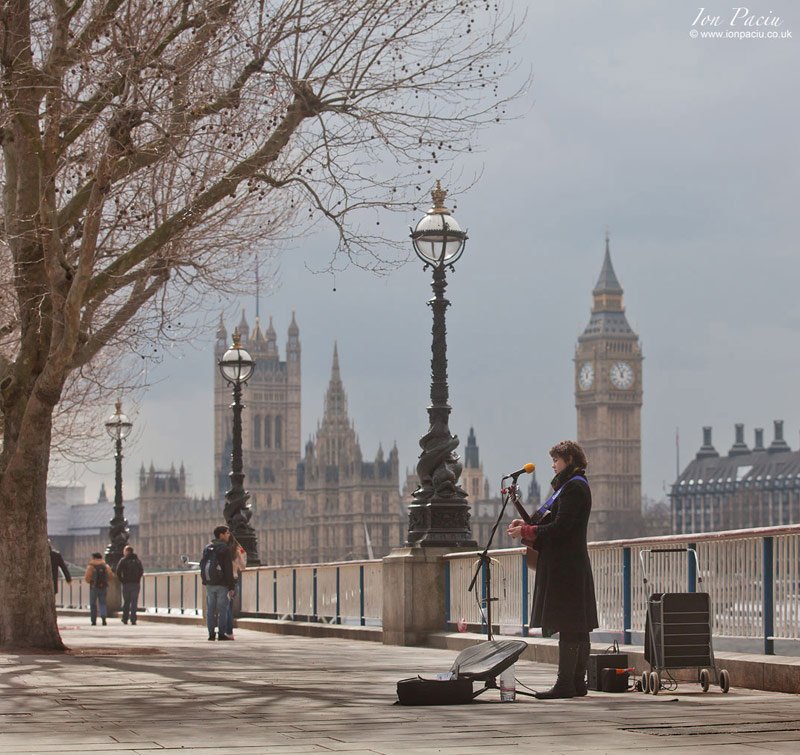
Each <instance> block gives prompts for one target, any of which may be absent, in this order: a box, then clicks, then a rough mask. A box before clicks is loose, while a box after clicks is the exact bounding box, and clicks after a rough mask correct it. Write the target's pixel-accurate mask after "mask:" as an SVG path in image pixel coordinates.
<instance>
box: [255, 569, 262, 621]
mask: <svg viewBox="0 0 800 755" xmlns="http://www.w3.org/2000/svg"><path fill="white" fill-rule="evenodd" d="M260 576H261V569H256V613H258V609H259V600H258V598H259V595H260V594H261V590H260V589H259V587H260V584H261V580H260V579H259V577H260Z"/></svg>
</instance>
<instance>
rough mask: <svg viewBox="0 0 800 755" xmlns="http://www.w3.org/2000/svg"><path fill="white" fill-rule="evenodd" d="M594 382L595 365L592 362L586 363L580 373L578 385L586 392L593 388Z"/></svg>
mask: <svg viewBox="0 0 800 755" xmlns="http://www.w3.org/2000/svg"><path fill="white" fill-rule="evenodd" d="M593 382H594V365H593V364H592V363H591V362H584V363H583V364H582V365H581V370H580V372H579V373H578V385H579V386H580V387H581V389H582V390H584V391H586V390H588V389H589V388H591V387H592V383H593Z"/></svg>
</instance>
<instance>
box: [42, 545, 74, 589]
mask: <svg viewBox="0 0 800 755" xmlns="http://www.w3.org/2000/svg"><path fill="white" fill-rule="evenodd" d="M47 544H48V545H49V546H50V569H51V570H52V572H53V592H55V593H58V570H59V569H61V573H62V574H63V575H64V579H65V580H66V581H67V582H72V575H71V574H70V573H69V569H68V568H67V563H66V561H64V557H63V556H62V555H61V554H60V553H59V552H58V551H56V550H53V544H52V543H51V542H50V541H49V540H48V541H47Z"/></svg>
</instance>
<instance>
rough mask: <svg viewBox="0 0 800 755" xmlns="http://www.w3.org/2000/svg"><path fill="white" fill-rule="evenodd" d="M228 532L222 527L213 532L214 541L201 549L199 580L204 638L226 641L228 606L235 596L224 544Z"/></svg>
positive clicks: (226, 541)
mask: <svg viewBox="0 0 800 755" xmlns="http://www.w3.org/2000/svg"><path fill="white" fill-rule="evenodd" d="M230 539H231V531H230V529H229V528H228V527H226V526H225V525H224V524H223V525H220V526H219V527H217V528H215V529H214V539H213V540H212V541H211V542H210V543H209V544H208V545H207V546H206V547H205V548H203V555H202V557H201V559H200V579H201V580H202V582H203V584H204V585H205V588H206V625H207V626H208V639H209V641H213V640H215V639H219V640H220V641H221V640H229V639H230V637H226V635H225V630H226V629H227V627H226V623H227V619H228V604H229V603H230V601H231V600H233V597H234V595H236V582H235V580H234V578H233V563H232V559H231V550H230V548H229V547H228V541H229V540H230Z"/></svg>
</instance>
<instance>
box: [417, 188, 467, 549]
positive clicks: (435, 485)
mask: <svg viewBox="0 0 800 755" xmlns="http://www.w3.org/2000/svg"><path fill="white" fill-rule="evenodd" d="M446 196H447V192H446V191H445V190H444V189H443V188H442V185H441V183H440V182H439V181H437V182H436V188H435V189H434V190H433V191H432V192H431V197H432V198H433V206H432V207H431V209H430V210H428V212H427V214H426V215H425V217H424V218H422V220H420V221H419V223H417V226H416V228H414V229H413V230H412V232H411V240H412V242H413V244H414V251H415V252H416V253H417V256H418V257H419V258H420V259H421V260H422V262H423V263H425V266H424V268H423V269H427V268H428V267H431V268H432V269H433V282H432V283H431V287H432V288H433V298H432V299H430V300H429V301H428V304H429V305H430V307H431V309H432V310H433V328H432V334H433V341H432V345H431V404H430V406H429V407H428V418H429V421H430V427H429V429H428V432H427V434H426V435H424V436H423V437H422V438H421V439H420V441H419V445H420V447H421V448H422V453H420V455H419V461H418V462H417V475H418V476H419V487H418V488H417V489H416V490H415V491H414V493H413V498H414V502H413V503H412V504H411V505H410V506H409V512H408V539H407V544H408V545H425V546H456V545H466V546H474V545H476V542H475V541H474V540H473V539H472V532H471V530H470V525H469V505H468V504H467V501H466V499H467V494H466V492H465V491H464V490H462V488H461V486H460V485H459V484H458V480H459V477H461V470H462V465H461V462H460V460H459V456H458V454H457V453H456V452H455V449H456V448H457V447H458V438H457V437H456V436H454V435H452V434H451V433H450V427H449V424H448V421H449V418H450V404H448V398H449V388H448V385H447V339H446V335H447V328H446V325H445V313H446V311H447V307H448V306H449V305H450V302H449V301H448V300H447V299H445V298H444V292H445V289H446V288H447V280H446V278H445V270H446V268H450V269H451V270H453V269H454V268H453V265H454V264H455V263H456V261H457V260H458V259H459V257H461V254H462V253H463V251H464V245H465V243H466V241H467V234H466V232H465V231H462V230H461V227H460V226H459V224H458V223H457V222H456V219H455V218H454V217H453V216H452V215H451V214H450V210H448V209H447V208H446V207H445V206H444V200H445V197H446Z"/></svg>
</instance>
